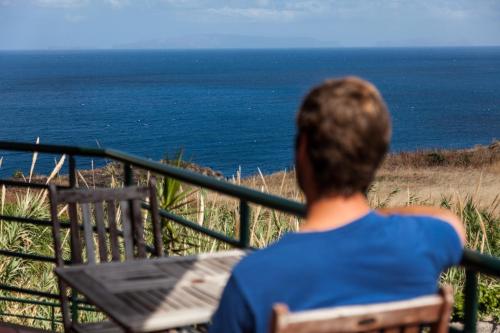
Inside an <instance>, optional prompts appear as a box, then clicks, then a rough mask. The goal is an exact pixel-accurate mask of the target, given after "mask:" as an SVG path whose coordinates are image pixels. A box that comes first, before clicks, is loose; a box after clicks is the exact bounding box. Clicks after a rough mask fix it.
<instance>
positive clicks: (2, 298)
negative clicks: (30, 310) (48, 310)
mask: <svg viewBox="0 0 500 333" xmlns="http://www.w3.org/2000/svg"><path fill="white" fill-rule="evenodd" d="M0 301H5V302H14V303H22V304H34V305H43V306H55V307H58V306H59V303H50V302H44V301H37V300H28V299H25V298H16V297H6V296H0Z"/></svg>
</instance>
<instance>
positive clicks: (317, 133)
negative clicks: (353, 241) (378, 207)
mask: <svg viewBox="0 0 500 333" xmlns="http://www.w3.org/2000/svg"><path fill="white" fill-rule="evenodd" d="M297 127H298V134H299V135H305V136H306V137H307V147H306V148H307V152H308V156H309V158H310V161H311V164H312V167H313V171H314V177H315V181H316V185H317V188H318V190H319V191H320V194H321V195H342V196H350V195H352V194H354V193H357V192H365V191H366V190H367V189H368V187H369V185H370V183H371V182H372V181H373V177H374V175H375V171H376V170H377V168H378V167H379V165H380V163H381V162H382V159H383V158H384V156H385V154H386V152H387V150H388V147H389V141H390V137H391V121H390V117H389V112H388V111H387V107H386V105H385V103H384V100H383V99H382V96H381V95H380V93H379V92H378V90H377V89H376V88H375V87H374V86H373V85H372V84H370V83H369V82H367V81H364V80H361V79H359V78H356V77H346V78H342V79H336V80H329V81H326V82H325V83H323V84H322V85H320V86H317V87H315V88H314V89H312V90H311V92H309V94H307V96H306V97H305V99H304V101H303V102H302V105H301V107H300V111H299V113H298V116H297Z"/></svg>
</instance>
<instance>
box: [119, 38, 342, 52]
mask: <svg viewBox="0 0 500 333" xmlns="http://www.w3.org/2000/svg"><path fill="white" fill-rule="evenodd" d="M338 46H340V45H339V43H337V42H334V41H321V40H317V39H315V38H309V37H261V36H250V35H232V34H192V35H183V36H177V37H167V38H163V39H152V40H147V41H138V42H134V43H126V44H118V45H114V46H113V48H115V49H207V48H222V49H223V48H237V49H245V48H315V47H338Z"/></svg>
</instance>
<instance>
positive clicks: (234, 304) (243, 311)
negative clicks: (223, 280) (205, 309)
mask: <svg viewBox="0 0 500 333" xmlns="http://www.w3.org/2000/svg"><path fill="white" fill-rule="evenodd" d="M253 327H254V321H253V315H252V312H251V310H250V307H249V305H248V303H247V301H246V300H245V298H244V295H243V294H242V293H241V290H240V288H239V287H238V284H237V282H236V281H235V278H234V277H231V278H230V279H229V281H228V283H227V285H226V287H225V289H224V292H223V293H222V297H221V300H220V303H219V308H218V309H217V311H216V312H215V314H214V315H213V317H212V323H211V325H210V326H209V330H208V332H209V333H228V332H231V333H253V332H254V329H253Z"/></svg>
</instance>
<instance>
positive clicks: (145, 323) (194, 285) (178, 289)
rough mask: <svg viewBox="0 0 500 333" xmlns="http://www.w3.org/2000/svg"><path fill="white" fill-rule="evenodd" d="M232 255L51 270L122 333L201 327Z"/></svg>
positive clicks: (237, 253) (238, 252)
mask: <svg viewBox="0 0 500 333" xmlns="http://www.w3.org/2000/svg"><path fill="white" fill-rule="evenodd" d="M244 255H245V252H244V251H241V250H234V251H228V252H218V253H212V254H201V255H197V256H185V257H166V258H158V259H140V260H131V261H127V262H113V263H103V264H97V265H75V266H69V267H62V268H56V269H55V272H56V274H57V275H58V276H59V277H61V278H62V279H63V280H64V281H65V282H66V283H67V284H68V285H70V286H71V287H73V288H74V289H76V290H77V291H78V292H80V293H81V294H82V295H84V296H85V297H86V298H87V299H88V300H89V301H90V302H91V303H93V304H95V305H96V306H97V307H98V308H99V309H100V310H102V311H103V312H104V313H106V314H107V315H108V316H109V317H110V318H111V319H113V320H114V321H116V322H117V323H118V324H119V325H120V326H122V327H123V328H124V329H125V330H126V331H131V332H151V331H158V330H164V329H168V328H173V327H180V326H186V325H191V324H199V323H206V322H208V321H209V320H210V317H211V316H212V314H213V312H214V311H215V309H216V307H217V305H218V302H219V298H220V295H221V293H222V290H223V288H224V286H225V284H226V282H227V279H228V278H229V275H230V272H231V269H232V268H233V266H234V265H235V264H236V263H237V262H238V261H239V260H240V259H241V257H243V256H244Z"/></svg>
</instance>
